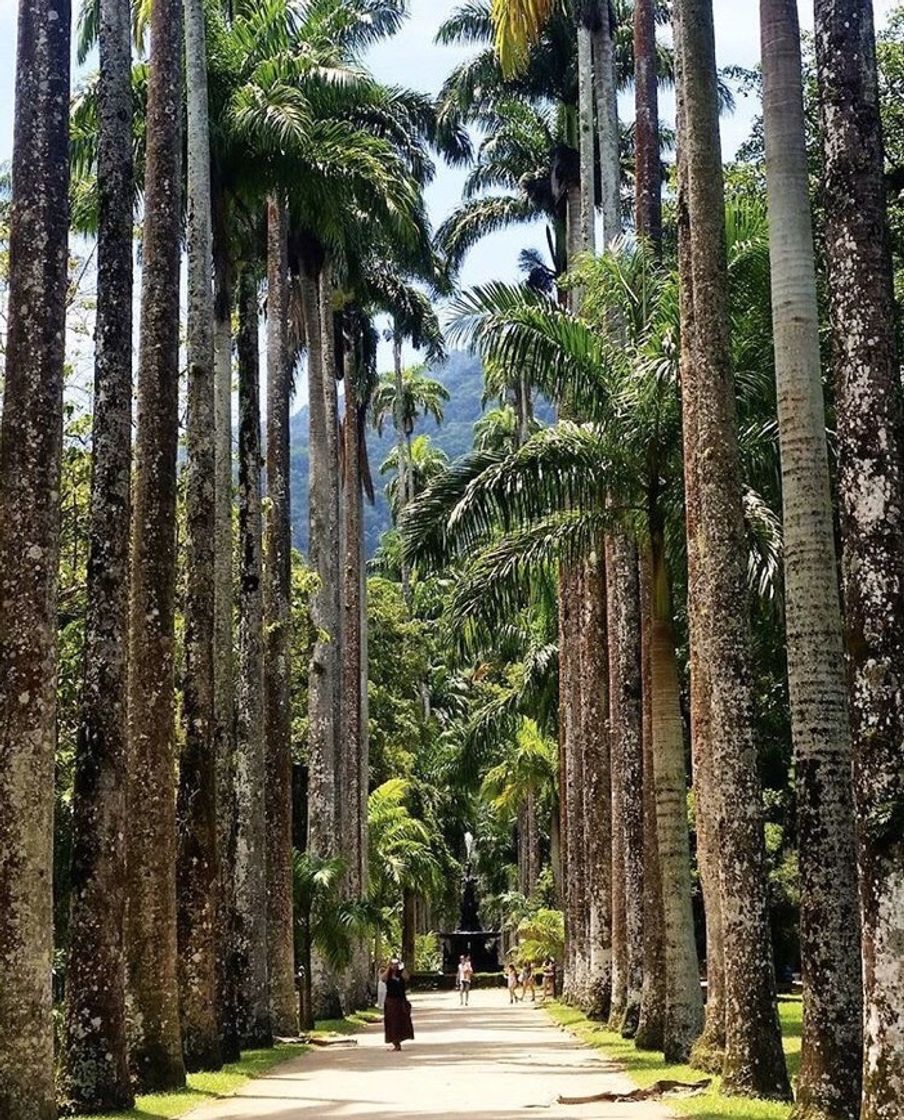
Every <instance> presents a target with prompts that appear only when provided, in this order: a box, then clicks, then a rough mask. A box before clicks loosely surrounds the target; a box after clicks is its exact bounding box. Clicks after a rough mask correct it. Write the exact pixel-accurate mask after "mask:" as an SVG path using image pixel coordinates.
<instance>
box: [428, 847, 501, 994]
mask: <svg viewBox="0 0 904 1120" xmlns="http://www.w3.org/2000/svg"><path fill="white" fill-rule="evenodd" d="M473 855H474V837H473V836H472V835H471V833H470V832H468V833H465V869H464V874H463V875H462V881H461V911H460V913H459V916H458V929H456V930H453V931H452V932H450V933H441V934H440V935H439V936H440V943H441V945H442V950H443V972H445V973H446V974H447V975H448V974H450V973H452V974H454V973H455V972H456V970H457V969H458V960H459V957H461V955H462V954H463V953H467V954H468V955H469V956H470V958H471V965H472V967H473V968H474V971H475V972H498V971H499V969H500V968H501V962H500V955H499V954H500V947H501V942H502V934H501V933H500V932H499V931H498V930H486V929H483V928H482V927H483V923H482V922H481V920H480V911H479V908H478V904H477V877H476V876H475V874H474V861H473Z"/></svg>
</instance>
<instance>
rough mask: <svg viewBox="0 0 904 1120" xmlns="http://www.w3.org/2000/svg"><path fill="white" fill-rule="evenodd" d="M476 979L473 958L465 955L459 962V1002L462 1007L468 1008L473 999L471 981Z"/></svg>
mask: <svg viewBox="0 0 904 1120" xmlns="http://www.w3.org/2000/svg"><path fill="white" fill-rule="evenodd" d="M473 978H474V968H473V966H472V965H471V958H470V957H469V956H468V955H467V954H466V953H463V954H462V956H461V959H460V960H459V962H458V1002H459V1005H460V1006H462V1007H467V1006H468V1003H469V1002H470V999H471V981H472V979H473Z"/></svg>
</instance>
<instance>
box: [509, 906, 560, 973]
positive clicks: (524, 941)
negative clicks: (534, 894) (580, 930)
mask: <svg viewBox="0 0 904 1120" xmlns="http://www.w3.org/2000/svg"><path fill="white" fill-rule="evenodd" d="M518 956H519V958H520V959H521V960H525V961H534V962H536V963H540V962H542V961H545V960H546V958H547V957H554V958H555V960H557V961H558V962H559V963H560V965H561V962H562V961H563V960H564V956H565V915H564V914H563V913H562V911H561V910H538V911H537V912H536V913H535V914H532V915H530V916H529V917H526V918H524V920H523V921H522V922H521V923H520V924H519V926H518Z"/></svg>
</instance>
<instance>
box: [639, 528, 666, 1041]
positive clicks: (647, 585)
mask: <svg viewBox="0 0 904 1120" xmlns="http://www.w3.org/2000/svg"><path fill="white" fill-rule="evenodd" d="M640 614H641V674H642V678H643V684H642V691H643V987H642V990H641V997H640V1013H639V1018H638V1023H637V1032H636V1034H635V1035H634V1041H635V1043H636V1044H637V1047H638V1049H640V1050H662V1049H663V1045H664V1038H665V1001H666V978H665V944H664V928H663V922H664V919H663V912H662V907H663V902H662V872H661V869H660V862H659V859H660V857H659V838H658V836H657V830H656V779H655V767H654V762H653V746H654V744H653V650H652V638H653V557H652V552H651V549H650V548H649V546H647V547H645V548H644V550H643V553H642V555H641V558H640Z"/></svg>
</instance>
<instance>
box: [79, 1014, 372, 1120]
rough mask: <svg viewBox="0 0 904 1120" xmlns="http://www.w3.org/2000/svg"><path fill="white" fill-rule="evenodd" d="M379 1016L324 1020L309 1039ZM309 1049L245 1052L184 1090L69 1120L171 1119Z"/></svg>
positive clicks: (285, 1045) (195, 1076)
mask: <svg viewBox="0 0 904 1120" xmlns="http://www.w3.org/2000/svg"><path fill="white" fill-rule="evenodd" d="M382 1018H383V1016H382V1015H381V1014H380V1013H379V1011H376V1010H374V1011H357V1012H355V1013H354V1014H353V1015H349V1016H348V1017H347V1018H345V1019H326V1020H323V1021H322V1022H319V1023H318V1024H317V1030H316V1031H313V1032H312V1037H315V1038H316V1037H321V1038H327V1037H330V1036H331V1035H335V1034H354V1033H355V1031H360V1030H362V1029H363V1028H364V1027H365V1026H367V1025H368V1024H369V1023H377V1022H380V1021H381V1020H382ZM310 1049H311V1047H310V1046H305V1045H303V1044H302V1043H296V1042H281V1043H278V1044H277V1045H276V1046H274V1047H273V1048H272V1049H269V1050H246V1051H245V1052H244V1053H243V1054H242V1056H241V1058H240V1059H239V1061H237V1062H230V1063H229V1065H225V1066H223V1068H222V1069H221V1070H218V1071H217V1072H216V1073H190V1074H189V1075H188V1083H187V1085H186V1087H185V1088H184V1089H180V1090H178V1091H177V1092H174V1093H151V1094H148V1095H147V1096H141V1097H138V1098H137V1099H136V1101H135V1107H134V1108H132V1109H129V1111H128V1112H105V1113H97V1114H94V1115H93V1116H92V1117H90V1118H89V1117H73V1118H72V1120H175V1118H176V1117H178V1116H184V1115H185V1113H186V1112H190V1111H191V1110H192V1109H193V1108H197V1107H198V1106H199V1105H202V1104H205V1103H207V1102H208V1101H212V1100H217V1099H219V1098H221V1097H231V1096H233V1094H235V1093H236V1092H237V1091H238V1090H239V1089H241V1087H242V1086H243V1085H245V1084H247V1082H249V1081H252V1080H254V1078H255V1077H262V1076H263V1075H264V1074H265V1073H268V1072H269V1071H270V1070H272V1069H273V1068H274V1067H275V1066H278V1065H282V1064H283V1063H284V1062H288V1061H291V1059H292V1058H297V1057H298V1056H299V1055H300V1054H306V1053H308V1051H309V1050H310Z"/></svg>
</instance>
